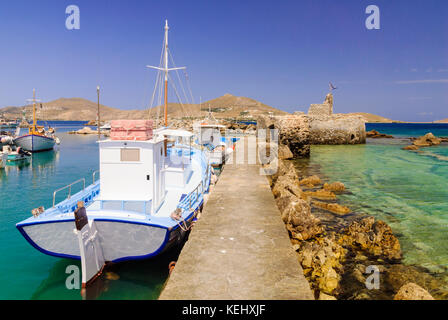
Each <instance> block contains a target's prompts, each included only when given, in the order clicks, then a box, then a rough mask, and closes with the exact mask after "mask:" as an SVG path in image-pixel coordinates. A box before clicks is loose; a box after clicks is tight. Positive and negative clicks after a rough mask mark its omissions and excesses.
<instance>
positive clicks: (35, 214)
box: [31, 207, 45, 218]
mask: <svg viewBox="0 0 448 320" xmlns="http://www.w3.org/2000/svg"><path fill="white" fill-rule="evenodd" d="M44 211H45V208H44V207H39V208H36V209H33V210H31V214H32V215H33V217H34V218H37V217H38V216H39V215H41V214H42V213H43V212H44Z"/></svg>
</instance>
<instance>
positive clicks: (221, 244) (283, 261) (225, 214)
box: [159, 138, 313, 300]
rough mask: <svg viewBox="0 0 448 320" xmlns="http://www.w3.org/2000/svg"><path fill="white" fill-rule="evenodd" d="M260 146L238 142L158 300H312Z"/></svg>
mask: <svg viewBox="0 0 448 320" xmlns="http://www.w3.org/2000/svg"><path fill="white" fill-rule="evenodd" d="M256 148H257V146H256V143H252V144H250V143H248V139H247V138H245V139H242V140H240V142H238V143H237V145H236V150H235V152H234V155H233V156H234V158H233V161H232V162H233V163H232V164H226V165H225V166H224V170H223V172H222V174H221V176H220V178H219V181H218V183H217V185H216V186H215V187H214V189H213V192H212V193H211V195H210V198H209V199H208V202H207V203H206V205H205V207H204V210H203V212H202V216H201V218H200V220H199V221H198V222H197V224H196V225H195V226H194V228H193V230H192V231H191V234H190V236H189V239H188V241H187V242H186V244H185V246H184V248H183V250H182V252H181V254H180V256H179V259H178V261H177V264H176V267H175V268H174V271H173V272H172V274H171V276H170V278H169V279H168V281H167V283H166V286H165V288H164V290H163V291H162V293H161V295H160V297H159V299H161V300H181V299H182V300H185V299H191V300H227V299H251V300H252V299H253V300H267V299H299V300H305V299H313V294H312V292H311V290H310V286H309V284H308V282H307V280H306V279H305V277H304V276H303V271H302V268H301V266H300V264H299V262H298V260H297V257H296V254H295V253H294V251H293V248H292V246H291V242H290V240H289V236H288V233H287V230H286V228H285V224H284V223H283V221H282V219H281V215H280V212H279V210H278V208H277V206H276V203H275V200H274V197H273V195H272V192H271V190H270V187H269V184H268V180H267V179H266V176H263V175H260V168H261V166H260V165H259V164H250V163H251V162H253V161H251V160H248V159H251V155H254V154H257V153H256V151H257V150H256ZM243 156H244V157H243ZM237 159H238V160H239V161H237ZM241 162H243V163H241Z"/></svg>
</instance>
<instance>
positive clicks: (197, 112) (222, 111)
mask: <svg viewBox="0 0 448 320" xmlns="http://www.w3.org/2000/svg"><path fill="white" fill-rule="evenodd" d="M42 105H43V108H42V109H40V108H39V105H38V108H37V110H38V114H37V117H38V119H45V120H77V121H89V120H95V119H96V113H97V104H96V103H95V102H92V101H89V100H86V99H82V98H61V99H57V100H54V101H50V102H46V103H43V104H42ZM209 105H210V108H211V110H212V112H213V114H214V116H215V117H216V118H226V117H238V116H243V115H245V116H249V117H250V116H256V115H257V114H267V113H268V112H273V113H274V114H278V115H280V114H287V112H284V111H281V110H278V109H275V108H272V107H269V106H267V105H265V104H263V103H261V102H259V101H256V100H254V99H250V98H246V97H236V96H233V95H231V94H226V95H224V96H222V97H219V98H216V99H213V100H210V101H207V102H204V103H202V105H199V104H184V105H181V104H179V103H169V104H168V114H169V116H170V117H173V118H181V117H186V116H188V117H189V116H192V117H203V116H205V115H206V114H207V113H208V108H209ZM23 108H25V110H26V115H27V117H28V118H31V115H32V106H31V105H27V106H22V107H6V108H2V109H0V114H3V115H4V116H5V117H6V118H10V119H13V118H21V117H22V111H23ZM100 110H101V119H102V120H113V119H142V118H148V117H149V116H150V117H151V118H154V117H156V116H157V112H159V115H160V116H162V115H163V107H155V108H152V109H151V110H121V109H117V108H111V107H107V106H104V105H101V106H100Z"/></svg>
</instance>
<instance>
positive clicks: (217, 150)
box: [193, 105, 238, 167]
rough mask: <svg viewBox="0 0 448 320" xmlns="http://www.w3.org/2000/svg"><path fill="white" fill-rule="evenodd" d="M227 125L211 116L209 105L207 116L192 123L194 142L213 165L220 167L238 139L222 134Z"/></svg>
mask: <svg viewBox="0 0 448 320" xmlns="http://www.w3.org/2000/svg"><path fill="white" fill-rule="evenodd" d="M226 128H227V127H226V126H224V125H222V124H221V123H220V122H219V121H218V120H216V118H215V117H214V116H213V114H212V111H211V108H210V105H209V110H208V117H206V118H205V119H203V120H201V121H197V122H195V123H193V131H194V132H195V135H196V143H197V144H198V145H200V146H201V147H202V148H203V149H204V151H205V153H206V155H207V157H208V158H209V160H210V164H211V165H212V166H213V167H220V166H222V165H223V164H225V162H226V160H227V159H228V158H229V157H230V155H231V154H232V153H233V151H234V149H233V148H234V144H235V142H236V141H237V140H238V139H233V138H229V137H226V136H225V135H223V134H222V132H223V131H225V129H226Z"/></svg>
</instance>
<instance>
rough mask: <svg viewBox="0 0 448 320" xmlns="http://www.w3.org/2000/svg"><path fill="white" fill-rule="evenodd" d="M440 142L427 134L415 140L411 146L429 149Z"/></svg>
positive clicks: (430, 134)
mask: <svg viewBox="0 0 448 320" xmlns="http://www.w3.org/2000/svg"><path fill="white" fill-rule="evenodd" d="M441 142H442V140H441V139H439V138H437V137H435V136H434V135H433V134H432V133H431V132H429V133H427V134H425V135H424V136H423V137H419V138H417V139H415V140H414V141H413V142H412V144H413V145H414V146H417V147H431V146H436V145H439V144H440V143H441Z"/></svg>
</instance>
